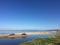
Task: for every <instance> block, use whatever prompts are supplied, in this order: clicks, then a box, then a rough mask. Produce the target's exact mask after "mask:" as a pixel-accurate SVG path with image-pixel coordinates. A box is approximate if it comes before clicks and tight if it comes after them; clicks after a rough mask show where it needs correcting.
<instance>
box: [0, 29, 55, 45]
mask: <svg viewBox="0 0 60 45" xmlns="http://www.w3.org/2000/svg"><path fill="white" fill-rule="evenodd" d="M24 32H39V30H38V31H36V30H35V31H33V30H32V31H31V30H29V31H28V30H24V31H22V30H20V31H17V30H15V31H14V30H9V31H8V30H5V31H2V30H1V31H0V34H5V33H24ZM40 32H41V31H40ZM53 35H55V33H54V34H49V35H48V34H44V35H43V34H38V35H36V34H35V35H28V36H27V37H26V38H13V39H11V38H3V39H0V45H19V44H20V43H23V42H27V41H30V40H33V39H35V38H39V37H44V38H46V37H49V36H53Z"/></svg>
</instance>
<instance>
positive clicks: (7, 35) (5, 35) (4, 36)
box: [0, 32, 51, 38]
mask: <svg viewBox="0 0 60 45" xmlns="http://www.w3.org/2000/svg"><path fill="white" fill-rule="evenodd" d="M22 34H24V33H15V34H13V35H11V34H0V38H12V37H15V38H16V37H26V36H27V35H31V34H32V35H33V34H51V32H25V34H26V35H22Z"/></svg>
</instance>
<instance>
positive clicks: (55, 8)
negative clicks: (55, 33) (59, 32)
mask: <svg viewBox="0 0 60 45" xmlns="http://www.w3.org/2000/svg"><path fill="white" fill-rule="evenodd" d="M4 29H5V30H6V29H9V30H10V29H12V30H15V29H17V30H18V29H19V30H21V29H40V30H41V29H60V1H59V0H0V30H4Z"/></svg>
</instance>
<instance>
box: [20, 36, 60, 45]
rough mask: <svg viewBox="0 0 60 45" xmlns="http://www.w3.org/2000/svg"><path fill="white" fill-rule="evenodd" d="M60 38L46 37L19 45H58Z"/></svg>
mask: <svg viewBox="0 0 60 45" xmlns="http://www.w3.org/2000/svg"><path fill="white" fill-rule="evenodd" d="M59 44H60V36H54V37H48V38H37V39H34V40H32V41H28V42H24V43H21V44H19V45H59Z"/></svg>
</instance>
